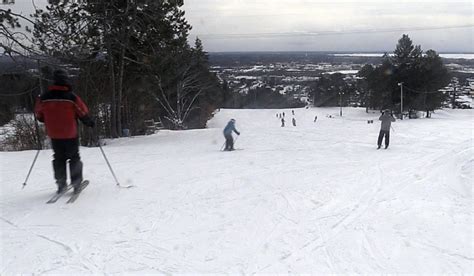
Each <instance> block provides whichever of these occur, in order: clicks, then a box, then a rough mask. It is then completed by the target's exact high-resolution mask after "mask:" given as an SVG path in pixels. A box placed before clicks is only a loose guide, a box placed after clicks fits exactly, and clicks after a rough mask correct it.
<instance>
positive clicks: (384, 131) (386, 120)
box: [377, 109, 395, 149]
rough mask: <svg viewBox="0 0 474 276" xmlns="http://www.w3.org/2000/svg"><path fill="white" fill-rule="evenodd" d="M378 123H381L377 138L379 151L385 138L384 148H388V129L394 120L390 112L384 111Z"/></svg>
mask: <svg viewBox="0 0 474 276" xmlns="http://www.w3.org/2000/svg"><path fill="white" fill-rule="evenodd" d="M379 120H380V121H382V124H381V127H380V133H379V138H378V140H377V145H378V147H377V149H380V147H381V146H382V140H383V138H384V136H385V148H388V144H389V143H390V127H391V125H392V122H395V118H393V116H392V113H391V112H390V110H388V109H387V110H385V111H384V112H383V113H382V115H381V116H380V118H379Z"/></svg>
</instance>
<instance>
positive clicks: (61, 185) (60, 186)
mask: <svg viewBox="0 0 474 276" xmlns="http://www.w3.org/2000/svg"><path fill="white" fill-rule="evenodd" d="M56 184H57V185H58V190H57V191H56V193H57V194H60V193H63V192H64V191H65V190H66V188H67V184H66V181H62V180H60V181H56Z"/></svg>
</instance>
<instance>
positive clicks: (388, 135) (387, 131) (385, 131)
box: [377, 130, 390, 147]
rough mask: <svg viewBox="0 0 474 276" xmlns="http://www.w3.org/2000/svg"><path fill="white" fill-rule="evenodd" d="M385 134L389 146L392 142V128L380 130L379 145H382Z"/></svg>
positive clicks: (386, 145)
mask: <svg viewBox="0 0 474 276" xmlns="http://www.w3.org/2000/svg"><path fill="white" fill-rule="evenodd" d="M384 136H385V147H388V144H389V143H390V130H380V133H379V139H378V140H377V145H378V146H379V147H380V146H382V140H383V137H384Z"/></svg>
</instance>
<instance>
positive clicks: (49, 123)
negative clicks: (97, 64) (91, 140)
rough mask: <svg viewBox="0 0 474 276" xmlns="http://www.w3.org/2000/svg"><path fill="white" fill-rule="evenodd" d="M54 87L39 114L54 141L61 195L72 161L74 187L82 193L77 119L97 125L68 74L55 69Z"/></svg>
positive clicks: (42, 100)
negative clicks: (74, 88) (76, 92)
mask: <svg viewBox="0 0 474 276" xmlns="http://www.w3.org/2000/svg"><path fill="white" fill-rule="evenodd" d="M53 79H54V84H53V85H51V86H49V87H48V91H46V92H45V93H43V94H42V95H41V96H40V97H39V98H38V99H37V101H36V105H35V114H36V118H37V119H38V121H40V122H44V124H45V126H46V132H47V134H48V136H49V137H50V138H51V145H52V147H53V151H54V155H53V157H54V160H53V169H54V178H55V179H56V184H57V185H58V190H57V193H58V194H59V193H61V192H63V191H64V190H65V189H66V187H67V184H66V175H67V174H66V163H67V160H69V171H70V177H71V185H72V186H73V187H74V192H75V193H77V192H79V191H80V188H81V187H80V185H81V183H82V180H83V179H82V162H81V157H80V156H79V138H78V133H77V119H79V120H80V121H81V122H82V123H83V124H84V125H86V126H88V127H94V125H95V123H94V121H93V120H92V119H91V118H90V116H89V110H88V108H87V106H86V105H85V104H84V102H83V101H82V100H81V98H80V97H79V96H77V95H76V94H74V93H73V92H72V87H71V85H70V84H69V78H68V76H67V73H66V71H64V70H55V71H54V73H53Z"/></svg>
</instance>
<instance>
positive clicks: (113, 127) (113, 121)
mask: <svg viewBox="0 0 474 276" xmlns="http://www.w3.org/2000/svg"><path fill="white" fill-rule="evenodd" d="M108 55H109V74H110V86H111V90H112V102H111V103H110V135H111V136H112V137H113V138H117V137H118V135H117V101H116V97H115V96H116V95H115V70H114V59H113V56H112V49H111V47H110V48H109V53H108Z"/></svg>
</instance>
